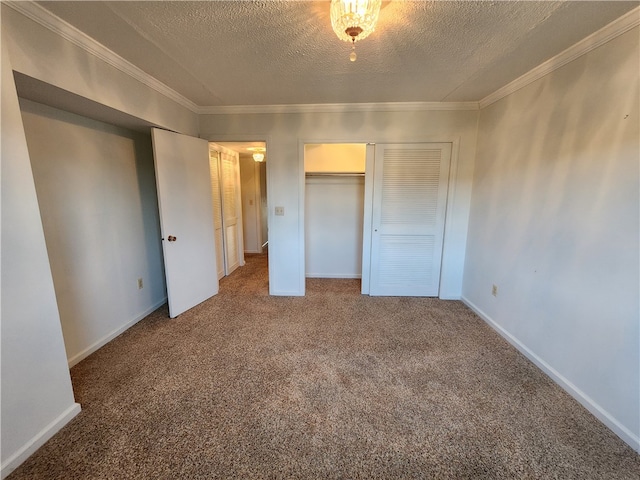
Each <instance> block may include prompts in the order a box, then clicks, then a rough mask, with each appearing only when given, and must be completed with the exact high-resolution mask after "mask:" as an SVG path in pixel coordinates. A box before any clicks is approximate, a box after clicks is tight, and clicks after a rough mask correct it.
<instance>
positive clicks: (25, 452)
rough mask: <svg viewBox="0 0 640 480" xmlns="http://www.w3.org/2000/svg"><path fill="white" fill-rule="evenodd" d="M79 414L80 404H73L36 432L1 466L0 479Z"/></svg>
mask: <svg viewBox="0 0 640 480" xmlns="http://www.w3.org/2000/svg"><path fill="white" fill-rule="evenodd" d="M79 413H80V404H79V403H74V404H72V405H71V406H70V407H69V408H67V409H66V410H65V411H64V412H62V414H61V415H60V416H58V418H56V419H55V420H54V421H53V422H51V423H50V424H49V425H47V426H46V427H44V428H43V429H42V430H41V431H40V432H38V433H37V434H36V435H35V436H34V437H33V438H31V440H29V441H28V442H27V443H25V444H24V446H23V447H22V448H20V449H19V450H18V451H17V452H16V453H14V454H13V455H11V456H10V457H9V458H7V460H6V461H5V462H4V463H3V464H2V467H1V469H0V478H5V477H7V476H8V475H9V474H10V473H11V472H13V471H14V470H15V469H16V468H18V467H19V466H20V465H21V464H22V463H23V462H24V461H25V460H26V459H27V458H29V457H30V456H31V455H33V453H34V452H35V451H36V450H38V449H39V448H40V447H41V446H42V445H44V444H45V443H46V442H47V440H49V439H50V438H51V437H53V436H54V435H55V434H56V433H58V431H59V430H60V429H61V428H62V427H64V426H65V425H66V424H67V423H69V422H70V421H71V420H72V419H73V417H75V416H76V415H78V414H79Z"/></svg>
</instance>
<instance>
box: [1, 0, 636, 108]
mask: <svg viewBox="0 0 640 480" xmlns="http://www.w3.org/2000/svg"><path fill="white" fill-rule="evenodd" d="M3 3H4V4H5V5H7V6H9V7H11V8H12V9H14V10H16V11H17V12H19V13H21V14H23V15H24V16H26V17H27V18H30V19H31V20H33V21H35V22H37V23H38V24H40V25H42V26H43V27H45V28H47V29H49V30H51V31H52V32H54V33H56V34H57V35H59V36H61V37H62V38H64V39H66V40H68V41H70V42H71V43H73V44H74V45H76V46H78V47H80V48H82V49H83V50H85V51H87V52H88V53H89V54H91V55H93V56H95V57H97V58H99V59H101V60H103V61H104V62H106V63H107V64H109V65H111V66H113V67H114V68H116V69H118V70H120V71H121V72H123V73H125V74H127V75H129V76H130V77H132V78H134V79H136V80H138V81H139V82H141V83H143V84H144V85H146V86H148V87H150V88H151V89H153V90H155V91H156V92H158V93H160V94H162V95H164V96H165V97H167V98H169V99H171V100H173V101H175V102H176V103H178V104H179V105H182V106H183V107H185V108H187V109H188V110H190V111H192V112H193V113H196V114H200V115H229V114H255V113H257V114H260V113H342V112H345V111H348V112H411V111H437V110H440V111H442V110H479V109H482V108H485V107H487V106H489V105H491V104H492V103H495V102H497V101H498V100H500V99H502V98H504V97H506V96H507V95H510V94H512V93H513V92H515V91H517V90H519V89H521V88H523V87H525V86H527V85H529V84H530V83H532V82H535V81H536V80H538V79H540V78H542V77H544V76H545V75H548V74H549V73H551V72H553V71H554V70H557V69H558V68H560V67H562V66H564V65H566V64H567V63H569V62H571V61H573V60H575V59H576V58H578V57H580V56H582V55H584V54H586V53H588V52H590V51H592V50H594V49H596V48H598V47H599V46H601V45H603V44H605V43H607V42H609V41H610V40H613V39H614V38H616V37H618V36H620V35H622V34H623V33H625V32H627V31H629V30H631V29H632V28H634V27H636V26H638V25H640V7H637V8H635V9H633V10H631V11H630V12H628V13H626V14H625V15H623V16H622V17H620V18H618V19H617V20H614V21H613V22H611V23H610V24H608V25H606V26H605V27H603V28H601V29H600V30H598V31H597V32H595V33H593V34H591V35H589V36H588V37H586V38H584V39H583V40H581V41H579V42H578V43H576V44H575V45H573V46H571V47H569V48H567V49H566V50H564V51H563V52H561V53H559V54H558V55H556V56H555V57H553V58H551V59H549V60H547V61H546V62H544V63H542V64H540V65H538V66H537V67H535V68H533V69H532V70H530V71H529V72H527V73H525V74H524V75H522V76H520V77H518V78H517V79H515V80H513V81H512V82H510V83H508V84H507V85H505V86H503V87H501V88H499V89H498V90H496V91H495V92H493V93H491V94H489V95H487V96H486V97H484V98H483V99H482V100H480V101H479V102H388V103H342V104H337V103H328V104H298V105H228V106H199V105H196V104H195V103H194V102H192V101H191V100H189V99H188V98H186V97H184V96H183V95H181V94H180V93H178V92H176V91H175V90H173V89H172V88H170V87H168V86H167V85H165V84H164V83H162V82H160V81H159V80H157V79H156V78H154V77H152V76H151V75H149V74H147V73H146V72H144V71H143V70H141V69H140V68H138V67H136V66H135V65H133V64H132V63H131V62H129V61H127V60H125V59H124V58H122V57H121V56H119V55H117V54H116V53H114V52H112V51H111V50H109V49H108V48H106V47H105V46H104V45H102V44H100V43H98V42H97V41H96V40H94V39H93V38H91V37H89V36H88V35H86V34H85V33H83V32H81V31H80V30H78V29H77V28H75V27H73V26H72V25H70V24H68V23H67V22H65V21H64V20H62V19H60V18H59V17H57V16H55V15H54V14H52V13H51V12H49V11H48V10H46V9H45V8H44V7H42V6H40V5H39V4H37V3H34V2H22V1H7V2H3Z"/></svg>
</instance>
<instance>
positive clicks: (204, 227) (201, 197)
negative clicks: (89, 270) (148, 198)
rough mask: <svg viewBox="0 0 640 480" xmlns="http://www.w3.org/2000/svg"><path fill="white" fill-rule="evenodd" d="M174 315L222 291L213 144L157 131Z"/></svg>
mask: <svg viewBox="0 0 640 480" xmlns="http://www.w3.org/2000/svg"><path fill="white" fill-rule="evenodd" d="M151 135H152V138H153V154H154V157H155V167H156V184H157V189H158V207H159V210H160V228H161V230H162V239H163V241H162V250H163V253H164V268H165V275H166V281H167V296H168V300H169V316H170V317H171V318H174V317H176V316H178V315H180V314H181V313H182V312H184V311H186V310H188V309H190V308H191V307H193V306H195V305H197V304H199V303H201V302H203V301H204V300H206V299H207V298H209V297H211V296H213V295H215V294H216V293H218V277H217V274H216V257H215V249H214V248H213V245H214V242H215V241H214V229H213V208H212V200H211V184H210V182H209V178H210V176H209V146H208V142H207V141H206V140H202V139H199V138H194V137H188V136H185V135H179V134H177V133H172V132H167V131H165V130H159V129H156V128H154V129H152V130H151Z"/></svg>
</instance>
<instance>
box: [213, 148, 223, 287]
mask: <svg viewBox="0 0 640 480" xmlns="http://www.w3.org/2000/svg"><path fill="white" fill-rule="evenodd" d="M209 171H210V173H211V194H212V200H213V227H214V232H215V239H216V245H215V248H216V260H217V264H218V280H220V279H221V278H222V277H224V272H225V265H224V237H223V230H222V194H221V192H220V152H217V151H215V150H210V151H209Z"/></svg>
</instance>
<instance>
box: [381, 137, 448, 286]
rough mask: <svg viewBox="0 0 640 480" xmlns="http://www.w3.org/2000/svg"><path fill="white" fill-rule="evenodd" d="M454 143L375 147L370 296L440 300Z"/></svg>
mask: <svg viewBox="0 0 640 480" xmlns="http://www.w3.org/2000/svg"><path fill="white" fill-rule="evenodd" d="M450 160H451V144H450V143H420V144H381V145H376V147H375V167H374V181H373V214H372V225H371V231H372V238H371V267H370V268H371V270H370V271H371V279H370V291H369V293H370V295H390V296H429V297H431V296H438V292H439V287H440V266H441V260H442V242H443V237H444V219H445V208H446V201H447V184H448V179H449V164H450Z"/></svg>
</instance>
